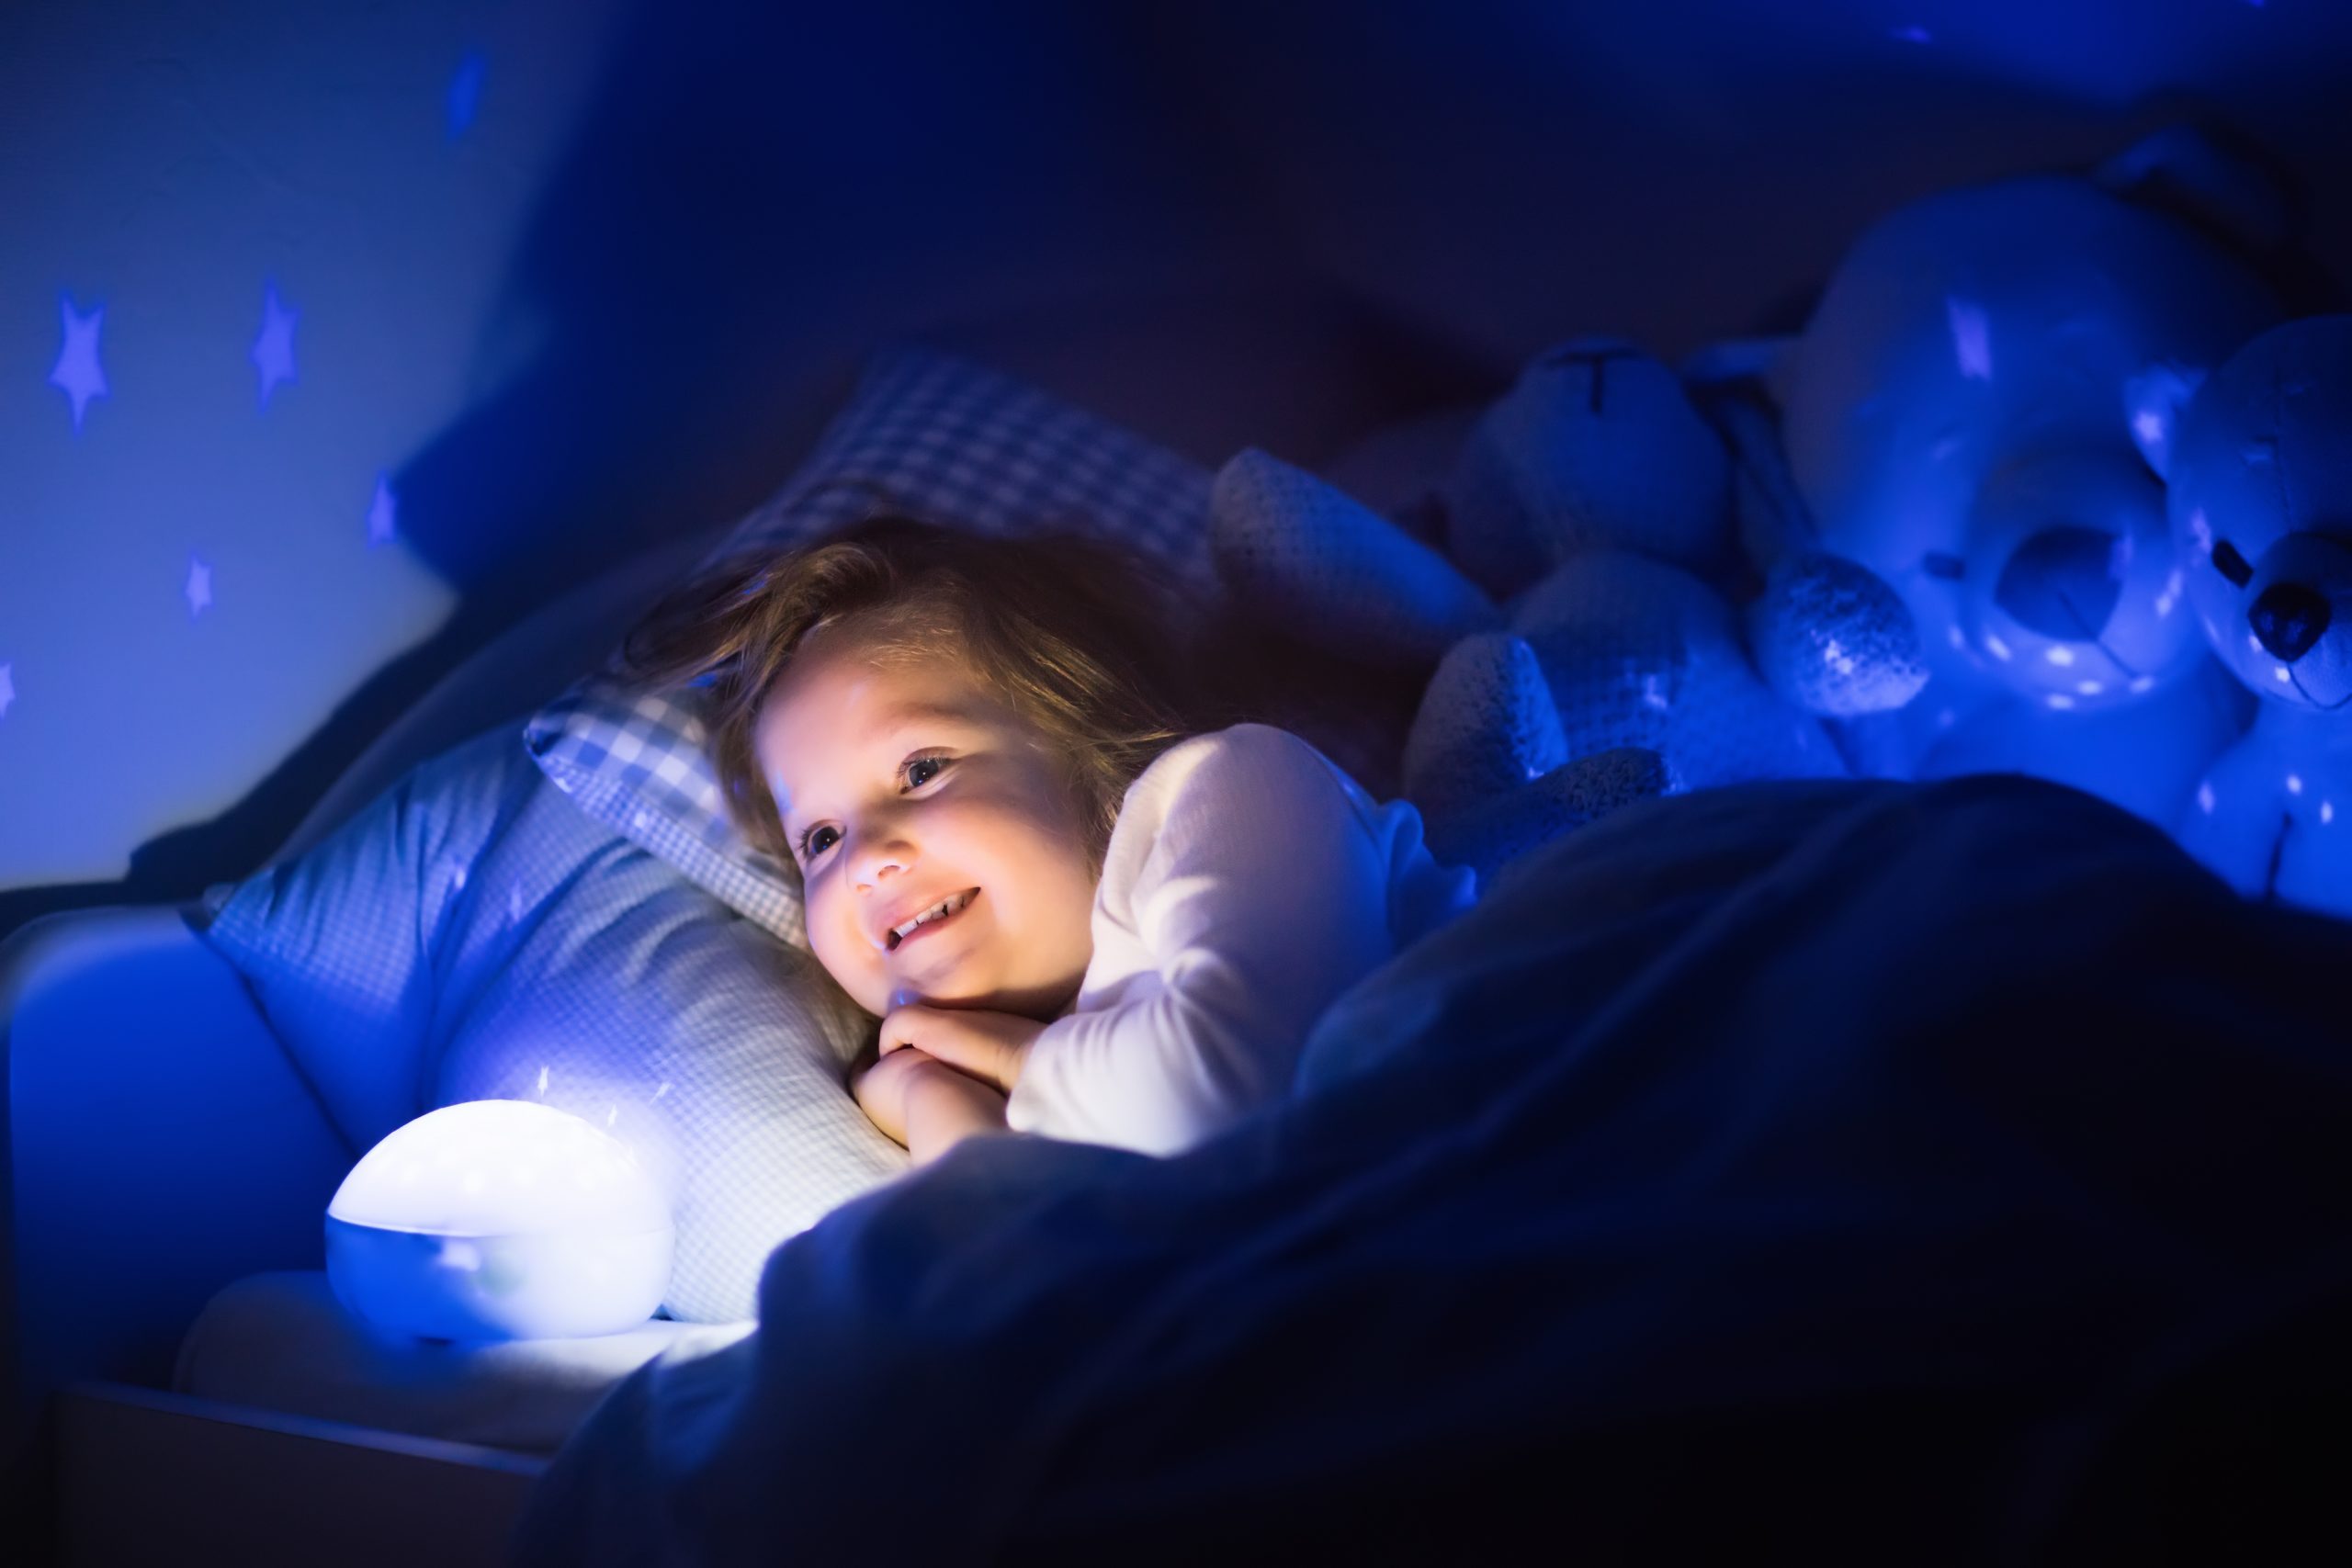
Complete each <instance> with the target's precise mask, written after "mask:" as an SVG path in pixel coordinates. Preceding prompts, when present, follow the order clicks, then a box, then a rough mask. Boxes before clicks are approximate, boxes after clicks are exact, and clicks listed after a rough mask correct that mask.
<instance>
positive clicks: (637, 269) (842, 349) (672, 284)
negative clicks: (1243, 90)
mask: <svg viewBox="0 0 2352 1568" xmlns="http://www.w3.org/2000/svg"><path fill="white" fill-rule="evenodd" d="M1132 26H1133V18H1132V17H1130V16H1128V15H1127V14H1125V13H1123V12H1122V11H1121V10H1120V8H1117V7H1100V6H1089V5H1085V4H1083V3H1082V0H1011V3H1008V4H1002V5H996V6H986V7H978V6H963V5H959V4H948V3H944V0H941V3H900V4H896V5H885V6H765V5H759V4H752V3H750V0H745V3H741V4H735V5H719V6H712V5H706V6H699V7H696V8H695V11H694V12H693V13H692V15H691V17H690V19H682V18H681V16H680V13H679V12H678V11H677V10H676V9H674V8H671V7H665V6H656V5H652V4H650V3H648V4H643V5H639V6H637V7H635V9H634V10H633V11H632V12H631V13H630V14H629V15H628V16H627V17H624V18H623V19H622V20H621V22H620V24H619V25H618V26H617V28H616V32H615V35H614V39H613V42H612V45H611V49H610V53H609V56H608V59H607V62H606V65H605V71H604V75H603V77H602V79H601V80H600V82H599V84H598V85H597V88H596V90H595V92H594V95H593V96H592V98H591V100H590V104H589V107H587V108H586V110H585V111H584V112H583V113H582V116H581V118H580V121H579V128H578V130H577V132H576V134H575V136H574V138H573V141H572V142H571V144H570V145H569V146H568V147H567V149H566V150H565V152H564V155H563V157H562V158H561V160H560V163H559V164H558V165H557V167H556V170H555V172H554V174H553V175H552V176H551V178H550V179H549V180H548V184H547V186H546V187H545V189H544V190H543V191H542V192H541V193H540V195H539V197H537V209H536V211H535V212H534V214H533V216H532V217H531V219H530V220H529V222H528V224H527V225H526V230H525V237H524V239H523V241H522V243H521V244H520V246H519V248H518V250H517V253H516V254H515V257H514V258H513V260H512V263H511V265H510V267H509V271H508V279H507V282H506V284H505V285H504V287H503V291H502V296H501V302H500V306H499V309H498V310H497V312H496V315H495V318H494V320H493V322H492V325H491V327H490V328H489V329H488V330H487V331H486V333H485V334H484V338H485V341H484V342H483V344H481V346H480V348H479V350H478V355H477V358H478V365H477V367H476V372H475V376H474V380H475V381H476V383H477V384H478V385H483V386H484V387H485V389H486V390H485V393H484V395H482V396H481V397H480V398H479V399H478V400H477V401H475V402H474V404H473V405H472V406H470V407H469V408H467V409H466V410H465V411H464V412H463V413H462V415H461V416H460V417H459V418H458V419H457V420H456V421H455V422H454V423H451V424H450V425H449V426H448V427H447V428H446V429H445V430H444V431H443V432H441V434H438V435H437V436H436V437H435V438H434V439H433V440H432V441H431V442H429V443H428V444H427V445H426V446H424V448H423V449H421V450H419V451H418V452H416V453H415V454H414V455H413V457H411V458H410V459H409V460H408V461H407V462H406V463H405V464H403V465H402V466H401V468H400V469H399V470H398V471H397V473H396V474H395V475H394V476H393V479H392V483H393V486H394V488H395V491H396V492H397V493H398V495H399V496H400V529H401V536H402V538H403V541H404V544H405V546H406V547H407V548H409V549H410V550H412V551H413V552H414V554H415V555H416V556H417V557H418V558H420V559H421V560H422V561H423V562H424V564H425V565H427V566H428V567H429V568H431V569H432V570H434V571H435V573H437V574H438V575H439V576H440V577H441V578H442V579H443V580H445V581H447V583H448V584H449V585H450V586H451V587H452V588H453V589H454V590H455V591H456V594H457V603H456V605H455V608H454V610H453V612H452V614H451V615H450V616H449V618H448V619H447V622H446V623H445V624H444V626H442V627H441V628H440V629H439V630H438V631H436V632H435V634H434V635H433V636H432V637H429V638H427V639H425V640H424V641H423V642H422V643H420V644H418V645H416V646H415V647H413V648H411V649H407V650H405V651H403V652H401V654H399V655H398V656H397V657H395V658H393V659H391V660H389V661H388V662H387V663H385V664H384V665H383V666H382V667H380V668H379V669H378V670H377V671H375V673H374V674H373V675H371V676H370V677H369V678H368V680H367V681H365V682H362V683H361V684H360V685H359V687H357V688H356V690H355V691H353V692H352V693H351V694H349V695H348V696H347V697H346V698H345V699H344V701H343V702H342V703H341V704H340V705H338V706H337V707H336V708H335V710H334V712H333V714H332V715H330V716H329V717H328V718H327V719H326V720H325V721H324V722H323V723H322V725H321V726H320V727H319V728H318V729H317V730H315V731H314V732H313V733H312V734H311V736H309V737H308V738H307V739H305V740H304V741H303V742H302V743H301V744H300V746H298V747H297V748H296V749H295V750H293V751H292V752H291V753H289V754H288V756H287V757H286V758H284V759H283V760H282V761H280V762H279V763H278V764H277V766H276V767H275V768H273V769H272V770H271V771H270V773H268V774H267V775H266V777H264V778H263V779H262V780H261V781H260V782H259V783H258V784H255V785H254V787H253V788H252V789H251V790H250V791H249V792H248V793H247V794H246V795H244V796H243V798H242V799H240V800H239V801H238V802H237V803H236V804H235V805H233V806H232V807H230V808H229V809H227V810H226V811H223V812H222V813H220V815H218V816H216V817H214V818H211V819H209V820H208V821H205V822H200V823H195V824H190V825H188V826H187V827H183V828H179V829H174V830H172V831H170V832H167V833H164V834H163V835H161V836H159V837H157V838H155V839H153V840H150V841H149V842H147V843H146V844H143V845H141V847H140V848H139V849H138V850H137V851H136V852H134V853H133V854H132V856H131V863H130V871H129V873H128V874H126V875H124V876H123V877H121V878H119V879H116V880H111V881H103V882H89V883H82V884H74V885H58V886H41V887H28V888H18V889H13V890H5V891H0V934H5V933H6V931H10V930H13V929H14V928H15V927H16V926H17V925H19V924H21V923H22V922H23V921H25V920H27V919H31V918H33V917H35V916H37V915H40V914H43V913H47V912H50V911H53V910H60V909H67V908H86V907H91V906H97V905H107V904H119V903H138V904H146V903H158V902H166V901H175V900H180V899H186V898H188V897H193V896H195V895H196V894H198V892H200V891H201V890H202V889H203V888H204V887H206V886H209V885H211V884H214V883H218V882H222V881H227V880H232V879H234V878H237V877H240V876H243V875H244V874H247V873H248V872H249V871H251V870H252V869H253V868H254V866H256V865H258V864H260V863H262V862H263V861H264V860H265V859H266V858H267V856H268V855H269V854H270V853H271V852H273V851H274V850H275V849H276V848H277V845H278V844H279V843H280V842H282V841H283V840H284V839H285V837H286V835H287V834H288V832H289V831H290V830H291V829H292V828H293V827H294V825H295V823H296V822H297V820H298V819H299V818H300V817H301V816H302V814H303V813H304V811H305V810H306V809H307V808H308V807H310V806H311V803H313V802H314V801H316V800H317V799H318V798H319V797H320V796H321V795H322V794H323V793H324V792H325V791H326V789H327V788H328V786H329V785H330V784H332V783H333V782H334V779H335V778H336V777H337V776H338V775H339V774H341V773H343V772H344V770H345V768H347V767H348V766H349V765H350V763H351V762H352V761H353V760H354V759H355V758H356V757H357V756H358V755H359V753H360V752H361V751H362V750H365V749H366V748H367V746H368V744H369V742H370V741H371V740H372V739H374V738H375V737H376V736H378V735H379V734H380V733H381V732H382V731H383V730H384V729H385V728H387V727H388V726H389V725H390V723H391V722H392V721H393V720H395V719H396V718H398V717H399V716H401V714H402V713H403V712H405V711H407V710H408V709H409V708H411V707H412V706H413V705H414V704H416V703H417V702H418V701H419V700H420V699H421V698H422V697H424V695H425V694H427V693H428V692H430V691H431V690H432V688H433V687H434V685H435V683H436V682H439V681H441V680H442V679H443V678H444V677H446V676H447V675H448V674H449V673H450V672H451V671H454V670H456V669H457V668H458V666H459V665H460V664H461V663H462V662H463V661H464V660H466V659H467V658H468V656H469V655H470V654H472V653H474V652H475V651H477V650H479V649H481V648H482V647H483V646H484V645H485V644H486V643H488V642H489V641H490V640H491V639H492V638H493V637H496V636H497V635H498V634H499V633H500V632H501V631H502V630H503V629H504V628H505V627H507V626H511V625H513V624H514V623H515V622H516V621H517V620H519V619H520V618H521V617H523V616H525V615H527V614H529V613H530V612H531V611H533V610H534V609H536V608H537V607H539V606H541V605H543V604H547V603H548V602H549V601H550V600H552V599H553V598H555V597H556V596H558V595H560V594H561V593H562V592H565V591H566V590H567V589H570V588H571V587H573V586H575V585H577V584H579V583H582V582H583V581H587V580H589V579H591V578H593V577H594V576H595V575H597V574H599V573H600V572H602V571H603V570H605V569H607V568H609V567H611V566H613V565H614V564H616V563H617V562H619V561H621V560H624V559H627V558H630V557H632V556H634V555H636V554H638V553H639V552H641V551H643V550H645V549H647V548H649V547H653V546H656V545H659V544H661V543H662V542H664V541H667V540H670V539H673V538H677V537H681V536H684V535H686V534H690V533H697V532H700V531H702V530H704V529H706V528H707V527H708V526H709V525H711V524H712V523H713V522H714V521H716V520H718V519H722V518H725V517H727V516H730V515H733V514H735V513H740V512H741V511H743V510H746V509H748V508H749V507H750V506H752V505H753V504H755V503H756V502H758V501H759V500H760V498H761V497H763V495H764V494H766V493H767V492H769V491H771V490H772V489H773V488H774V487H775V485H776V484H777V483H779V482H780V481H781V480H782V479H784V477H785V476H786V474H787V473H788V472H789V470H790V468H792V466H793V464H794V463H795V462H796V461H797V459H798V457H800V455H801V454H802V453H803V452H804V451H805V450H806V449H807V447H808V446H809V444H810V442H811V441H812V440H813V438H814V436H815V434H816V433H817V432H818V431H819V430H820V428H821V425H822V423H823V421H824V419H825V417H826V416H827V415H828V414H829V413H830V412H831V410H832V409H833V408H834V407H835V406H837V405H838V403H839V401H840V400H841V398H842V396H843V395H844V393H845V391H846V389H848V387H849V385H850V384H851V381H852V379H853V377H854V369H855V367H856V364H857V363H858V361H859V360H860V359H861V358H862V357H863V356H864V355H865V354H866V353H867V352H868V351H870V350H871V349H872V348H873V347H875V346H876V345H877V344H882V343H884V342H888V341H894V340H902V339H910V338H911V339H916V340H922V341H930V342H934V343H938V344H942V345H944V346H947V347H950V348H956V349H959V350H962V351H966V352H969V353H973V354H976V355H981V356H985V357H987V358H989V360H991V362H993V363H996V364H999V365H1001V366H1002V367H1005V368H1007V369H1010V370H1012V371H1014V372H1015V373H1017V374H1023V375H1026V376H1029V377H1031V378H1033V379H1035V380H1036V381H1038V382H1039V383H1040V384H1042V385H1044V386H1046V388H1047V389H1050V390H1053V391H1055V392H1057V393H1058V394H1060V395H1062V396H1065V397H1068V398H1070V399H1072V400H1075V401H1079V402H1080V403H1082V404H1084V405H1085V406H1088V407H1091V408H1094V409H1096V410H1098V411H1099V412H1103V413H1104V414H1106V415H1107V416H1109V417H1112V418H1114V419H1119V420H1123V421H1125V422H1128V423H1134V424H1136V426H1137V427H1138V428H1140V429H1143V430H1144V431H1146V432H1147V433H1148V434H1153V435H1155V436H1158V437H1159V439H1161V440H1163V441H1166V442H1168V443H1169V444H1170V445H1171V446H1176V447H1177V448H1179V449H1180V450H1183V451H1186V452H1188V453H1190V454H1191V455H1192V456H1193V457H1197V458H1200V459H1201V460H1203V461H1205V462H1215V461H1218V460H1221V459H1222V457H1225V456H1227V455H1228V454H1229V453H1230V452H1231V451H1233V450H1234V449H1236V448H1238V446H1242V445H1245V444H1257V445H1261V446H1268V447H1270V448H1272V449H1273V450H1276V451H1278V452H1282V453H1283V454H1284V455H1285V456H1289V457H1295V458H1296V459H1297V460H1301V461H1315V460H1318V459H1320V458H1322V457H1327V456H1329V453H1330V452H1331V450H1332V449H1333V448H1334V447H1335V446H1337V445H1338V444H1339V443H1340V441H1342V440H1343V439H1344V438H1345V437H1346V436H1347V435H1348V434H1351V433H1353V432H1354V431H1357V430H1361V429H1362V428H1363V427H1365V426H1367V425H1369V424H1371V423H1375V422H1376V421H1378V420H1380V419H1383V418H1386V417H1391V416H1393V415H1396V414H1398V413H1402V412H1411V411H1413V410H1415V409H1417V408H1420V407H1426V406H1430V404H1433V403H1438V402H1443V401H1449V400H1462V399H1464V398H1469V397H1475V396H1478V395H1483V394H1485V393H1487V392H1488V391H1491V389H1492V386H1493V382H1494V380H1495V378H1497V377H1498V376H1500V375H1501V374H1503V373H1504V372H1505V371H1507V369H1508V367H1507V366H1500V365H1494V364H1487V363H1482V362H1479V361H1477V360H1476V359H1473V358H1470V357H1467V356H1464V355H1459V354H1455V353H1453V352H1451V351H1449V350H1448V349H1446V348H1445V347H1444V345H1442V344H1440V343H1438V342H1436V341H1434V340H1433V339H1430V338H1429V337H1427V336H1417V335H1415V334H1414V333H1408V332H1407V331H1405V330H1403V329H1401V328H1400V327H1398V326H1397V324H1396V323H1395V322H1394V321H1390V320H1387V319H1385V318H1384V317H1382V316H1379V315H1377V314H1375V313H1374V312H1371V311H1368V310H1363V309H1362V308H1360V307H1358V306H1356V305H1353V304H1351V302H1350V301H1349V299H1347V298H1346V297H1345V296H1343V295H1341V294H1340V293H1338V292H1336V291H1333V290H1331V289H1329V288H1325V287H1323V286H1320V285H1318V284H1317V282H1316V280H1315V279H1313V278H1311V277H1308V276H1304V275H1302V274H1300V273H1298V272H1296V271H1294V270H1292V269H1291V268H1290V266H1289V265H1288V264H1287V262H1286V261H1285V259H1284V236H1283V219H1282V215H1280V214H1275V213H1270V212H1268V211H1266V210H1265V209H1263V208H1262V207H1261V206H1260V205H1259V202H1258V193H1257V192H1255V191H1254V189H1253V188H1252V187H1251V186H1250V183H1249V181H1248V179H1247V178H1246V177H1244V176H1241V175H1234V174H1231V173H1229V172H1228V171H1229V169H1230V164H1231V159H1232V157H1233V155H1234V153H1235V151H1236V149H1235V148H1234V147H1233V146H1232V145H1231V144H1230V143H1227V142H1224V141H1219V140H1218V139H1217V138H1216V137H1215V136H1214V135H1212V134H1210V133H1209V132H1207V131H1205V130H1203V129H1202V128H1201V116H1200V112H1199V106H1198V105H1197V104H1196V103H1195V102H1194V101H1193V99H1192V98H1191V97H1189V96H1188V95H1189V94H1190V92H1191V88H1190V87H1189V85H1187V84H1185V83H1183V82H1182V81H1174V80H1170V79H1168V78H1167V77H1165V76H1164V75H1162V74H1160V72H1161V71H1162V69H1163V62H1159V61H1158V60H1157V59H1156V58H1155V57H1154V55H1153V51H1151V50H1150V48H1149V47H1148V39H1141V40H1139V39H1138V38H1137V37H1136V36H1135V34H1134V33H1133V32H1132V31H1131V28H1132ZM496 68H497V62H495V61H494V60H493V61H492V62H491V69H492V73H493V74H494V73H495V71H496ZM395 346H396V345H395Z"/></svg>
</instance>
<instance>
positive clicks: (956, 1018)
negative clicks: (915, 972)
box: [882, 1002, 1046, 1131]
mask: <svg viewBox="0 0 2352 1568" xmlns="http://www.w3.org/2000/svg"><path fill="white" fill-rule="evenodd" d="M1045 1028H1046V1026H1045V1025H1044V1024H1042V1023H1040V1022H1038V1021H1036V1020H1035V1019H1034V1018H1023V1017H1022V1016H1021V1015H1020V1014H1018V1013H1010V1012H989V1011H986V1010H982V1009H979V1008H935V1007H925V1006H922V1004H920V1003H912V1002H910V1003H908V1004H907V1005H905V1006H903V1007H896V1008H893V1009H891V1010H890V1012H889V1015H888V1017H886V1018H884V1019H883V1021H882V1062H883V1063H884V1064H885V1065H887V1064H888V1062H889V1060H890V1058H891V1056H892V1055H894V1054H897V1053H899V1052H902V1051H905V1050H906V1049H908V1048H909V1047H910V1046H911V1047H914V1048H915V1049H917V1050H919V1051H920V1052H921V1053H922V1055H926V1056H929V1057H931V1058H933V1060H934V1061H940V1062H944V1063H946V1064H947V1065H948V1066H951V1067H954V1068H956V1070H958V1071H959V1072H964V1073H968V1074H970V1075H971V1076H972V1077H976V1078H978V1079H979V1080H980V1082H982V1083H984V1084H991V1085H993V1086H995V1088H996V1089H997V1090H998V1092H1000V1093H1002V1094H1011V1093H1012V1086H1013V1085H1015V1084H1017V1083H1019V1082H1020V1081H1021V1068H1022V1066H1023V1064H1024V1063H1026V1062H1027V1061H1028V1059H1029V1045H1030V1043H1031V1042H1032V1041H1034V1040H1035V1039H1036V1038H1037V1036H1038V1035H1039V1034H1041V1033H1043V1032H1044V1031H1045ZM885 1131H888V1129H885Z"/></svg>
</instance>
